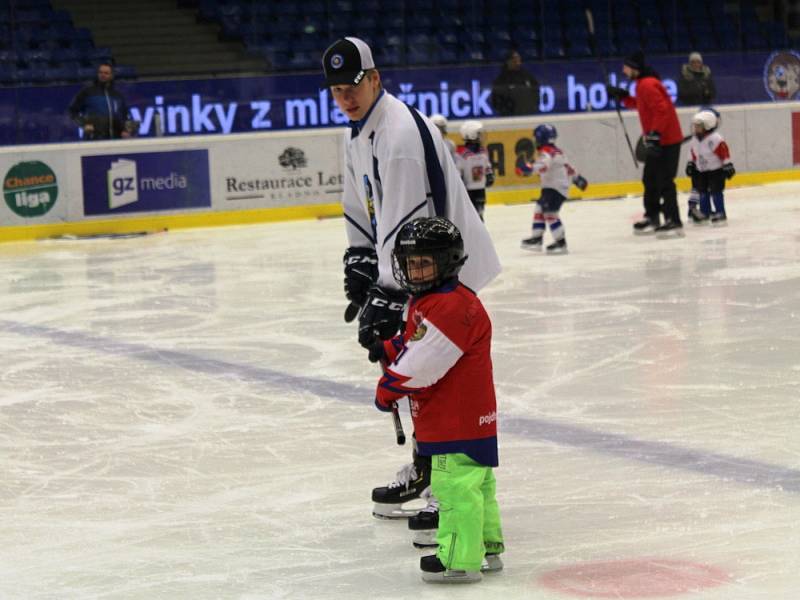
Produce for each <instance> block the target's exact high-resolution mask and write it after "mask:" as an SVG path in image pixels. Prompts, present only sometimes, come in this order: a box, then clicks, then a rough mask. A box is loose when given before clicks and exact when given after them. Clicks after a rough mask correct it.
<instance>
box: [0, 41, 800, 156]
mask: <svg viewBox="0 0 800 600" xmlns="http://www.w3.org/2000/svg"><path fill="white" fill-rule="evenodd" d="M704 60H705V63H706V64H707V65H708V66H709V67H710V68H711V71H712V74H713V77H714V81H715V83H716V87H717V98H716V100H715V103H716V104H718V105H722V104H732V103H742V102H772V101H775V102H778V101H785V100H793V99H796V98H797V95H798V90H800V85H798V81H800V59H798V55H797V54H796V53H794V52H792V51H785V52H774V53H771V54H770V53H765V52H753V53H735V54H707V55H705V56H704ZM686 61H687V56H685V55H678V56H656V57H652V60H650V61H648V62H650V63H651V64H652V66H653V68H654V69H655V70H656V71H657V72H658V73H660V75H661V77H662V79H663V81H664V85H665V87H666V88H667V90H668V91H669V92H670V94H671V95H672V96H673V99H674V98H675V96H676V94H677V83H676V79H677V77H678V76H679V73H680V70H681V66H682V65H683V64H684V63H686ZM603 62H604V63H605V67H606V68H607V69H608V71H609V73H610V79H611V83H614V84H618V83H621V82H622V83H624V77H623V75H622V74H621V70H622V59H621V58H608V59H604V60H603ZM523 66H524V68H526V69H527V70H529V71H530V72H531V73H532V74H533V75H534V76H535V77H536V78H537V79H538V81H539V83H540V84H541V88H540V99H539V114H540V115H543V116H546V115H552V114H564V113H575V112H586V111H590V110H608V109H610V108H613V107H612V105H611V103H610V102H609V99H608V96H607V94H606V90H605V79H604V74H603V70H602V68H601V66H600V64H599V63H598V61H597V60H596V59H581V60H558V61H546V62H536V63H529V64H525V65H523ZM499 72H500V65H497V64H489V65H477V66H476V65H472V66H457V65H453V66H447V67H431V68H419V69H381V79H382V81H383V84H384V86H385V87H386V89H387V90H388V91H389V92H391V93H392V94H394V95H396V96H398V97H399V98H400V99H401V100H403V101H404V102H406V103H408V104H410V105H412V106H415V107H416V108H418V109H419V110H420V111H421V112H423V113H424V114H427V115H430V114H432V113H437V112H438V113H442V114H444V115H445V116H446V117H448V118H451V119H467V118H478V119H489V118H491V117H493V116H495V115H494V111H493V109H492V103H491V91H492V81H493V80H494V78H495V77H497V75H498V74H499ZM319 84H320V75H319V74H303V75H297V74H291V75H289V74H284V75H269V76H263V77H242V78H228V79H222V78H220V79H200V80H179V81H141V82H132V83H128V82H122V83H119V84H118V88H119V90H120V91H121V92H122V93H123V95H124V96H125V97H126V99H127V101H128V104H129V106H130V113H131V117H132V118H133V119H135V120H137V121H139V122H140V123H141V127H140V135H141V136H143V137H149V136H152V135H154V130H155V125H154V123H155V116H156V115H158V116H159V117H160V120H161V123H162V125H163V130H164V133H165V135H168V136H179V135H200V134H220V133H221V134H228V133H237V132H263V131H271V130H284V129H304V128H309V127H330V126H336V125H342V124H344V123H345V121H346V118H345V117H344V115H342V113H341V112H340V111H339V110H338V108H336V104H335V102H334V101H333V99H332V98H331V97H330V94H329V92H328V90H325V89H323V90H320V89H319ZM80 88H81V86H80V85H68V86H50V87H48V88H46V90H47V93H42V90H43V88H41V87H36V88H28V87H17V88H3V89H0V145H9V144H30V143H44V142H61V141H77V140H79V139H80V138H79V135H78V128H77V126H76V125H75V124H74V123H72V122H71V121H70V120H69V118H68V116H67V112H66V111H67V106H68V105H69V103H70V101H71V100H72V98H73V96H74V95H75V94H76V93H77V92H78V91H79V90H80ZM543 118H545V117H543Z"/></svg>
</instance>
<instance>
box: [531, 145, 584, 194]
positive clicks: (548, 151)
mask: <svg viewBox="0 0 800 600" xmlns="http://www.w3.org/2000/svg"><path fill="white" fill-rule="evenodd" d="M533 171H534V172H536V173H538V174H539V179H540V181H541V182H542V188H551V189H554V190H556V191H557V192H558V193H559V194H561V195H562V196H566V195H567V193H568V192H569V184H570V181H571V180H572V177H573V175H575V169H573V168H572V165H570V164H569V163H568V162H567V157H566V155H565V154H564V153H563V152H562V151H561V149H560V148H558V147H556V146H553V145H550V144H548V145H545V146H542V147H540V148H539V152H538V155H537V157H536V160H535V161H534V163H533Z"/></svg>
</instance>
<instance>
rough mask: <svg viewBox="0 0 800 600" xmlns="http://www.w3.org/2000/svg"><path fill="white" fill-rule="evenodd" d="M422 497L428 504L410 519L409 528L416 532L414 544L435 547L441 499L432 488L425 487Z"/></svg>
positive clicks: (421, 546)
mask: <svg viewBox="0 0 800 600" xmlns="http://www.w3.org/2000/svg"><path fill="white" fill-rule="evenodd" d="M421 497H422V498H424V499H426V500H427V501H428V504H427V506H425V508H423V509H422V510H421V511H419V512H418V513H417V514H416V515H414V516H413V517H410V518H409V519H408V528H409V529H410V530H411V531H413V532H414V539H413V540H412V542H411V543H412V544H414V546H415V547H416V548H435V547H436V546H438V544H437V543H436V530H437V529H438V528H439V501H438V500H437V499H436V498H434V497H433V495H432V494H431V488H430V487H428V488H425V490H424V491H423V492H422V496H421Z"/></svg>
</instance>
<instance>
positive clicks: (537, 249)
mask: <svg viewBox="0 0 800 600" xmlns="http://www.w3.org/2000/svg"><path fill="white" fill-rule="evenodd" d="M520 248H522V249H523V250H525V252H530V253H532V254H541V252H542V246H541V245H539V246H526V245H524V244H520Z"/></svg>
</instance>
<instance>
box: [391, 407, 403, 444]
mask: <svg viewBox="0 0 800 600" xmlns="http://www.w3.org/2000/svg"><path fill="white" fill-rule="evenodd" d="M392 419H393V420H394V434H395V436H396V437H397V445H398V446H402V445H403V444H405V443H406V432H405V431H403V422H402V421H401V420H400V412H399V411H398V410H397V402H394V403H392Z"/></svg>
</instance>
